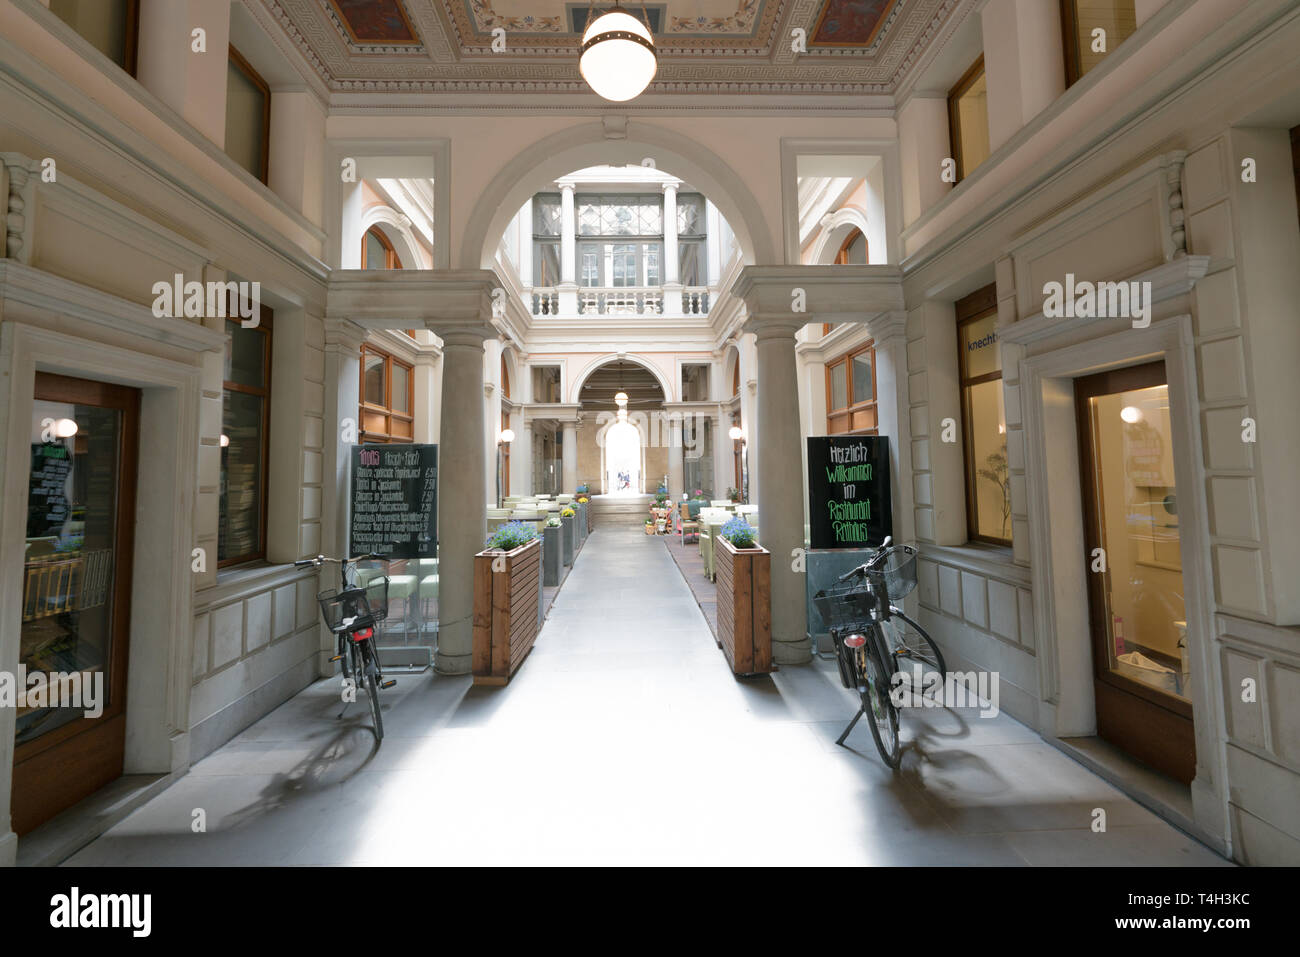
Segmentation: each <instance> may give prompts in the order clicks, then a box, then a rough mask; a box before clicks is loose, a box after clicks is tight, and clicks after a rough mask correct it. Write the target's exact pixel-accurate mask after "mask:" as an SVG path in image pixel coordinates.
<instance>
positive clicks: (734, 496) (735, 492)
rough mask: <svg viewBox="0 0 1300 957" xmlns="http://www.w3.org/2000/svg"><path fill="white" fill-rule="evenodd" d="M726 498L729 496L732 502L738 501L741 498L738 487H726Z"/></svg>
mask: <svg viewBox="0 0 1300 957" xmlns="http://www.w3.org/2000/svg"><path fill="white" fill-rule="evenodd" d="M727 498H729V499H730V500H731V501H733V502H739V501H740V498H741V496H740V489H738V488H729V489H727Z"/></svg>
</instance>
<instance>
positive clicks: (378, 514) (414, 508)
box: [348, 445, 438, 561]
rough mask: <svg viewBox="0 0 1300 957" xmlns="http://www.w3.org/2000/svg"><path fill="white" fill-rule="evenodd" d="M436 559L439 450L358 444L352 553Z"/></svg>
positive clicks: (354, 452) (395, 558)
mask: <svg viewBox="0 0 1300 957" xmlns="http://www.w3.org/2000/svg"><path fill="white" fill-rule="evenodd" d="M369 552H375V553H377V554H379V555H382V556H383V557H384V558H386V559H388V560H389V561H400V560H402V559H407V558H435V557H437V554H438V446H436V445H354V446H353V447H352V525H351V535H350V537H349V545H348V553H349V554H350V555H364V554H367V553H369Z"/></svg>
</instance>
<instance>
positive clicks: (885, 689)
mask: <svg viewBox="0 0 1300 957" xmlns="http://www.w3.org/2000/svg"><path fill="white" fill-rule="evenodd" d="M876 627H877V632H879V626H876ZM880 640H881V636H880V635H879V633H877V634H876V635H874V636H873V635H868V636H867V642H866V644H864V645H863V646H862V647H861V648H860V649H858V654H859V658H858V663H859V666H860V667H861V669H862V678H863V681H864V683H865V684H864V685H863V686H862V689H861V694H862V710H863V711H865V712H866V713H867V723H868V724H870V725H871V736H872V737H873V738H874V739H875V741H876V750H878V751H879V752H880V757H881V760H883V761H884V762H885V764H887V765H888V766H889V767H891V768H896V767H898V764H899V761H900V760H902V752H903V746H902V741H901V740H900V739H899V736H898V708H897V707H895V705H894V702H893V699H891V698H890V697H889V681H890V678H891V677H892V675H893V671H892V670H891V669H889V668H887V667H886V665H885V663H884V662H883V661H882V660H881V658H880V650H879V647H878V645H877V642H878V641H880Z"/></svg>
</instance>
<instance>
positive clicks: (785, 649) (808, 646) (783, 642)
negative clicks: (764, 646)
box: [772, 637, 812, 665]
mask: <svg viewBox="0 0 1300 957" xmlns="http://www.w3.org/2000/svg"><path fill="white" fill-rule="evenodd" d="M772 660H773V661H774V662H776V663H777V664H778V665H805V664H807V663H808V662H810V661H812V641H811V640H810V639H808V638H776V637H773V638H772Z"/></svg>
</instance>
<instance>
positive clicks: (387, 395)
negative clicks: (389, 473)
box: [357, 342, 415, 445]
mask: <svg viewBox="0 0 1300 957" xmlns="http://www.w3.org/2000/svg"><path fill="white" fill-rule="evenodd" d="M368 355H373V356H382V357H383V359H384V404H383V405H375V404H374V403H371V402H367V401H366V356H368ZM394 365H399V366H401V367H402V368H404V369H405V370H406V407H407V409H409V410H410V411H409V412H397V411H395V410H394V409H393V366H394ZM360 380H361V381H360V387H359V393H360V394H359V395H358V397H357V402H358V405H359V407H360V415H359V416H358V418H359V420H360V426H359V430H358V432H359V434H358V437H359V438H360V440H361V442H362V443H363V444H364V443H367V442H369V443H383V444H398V445H409V444H410V443H412V442H414V441H415V366H414V365H412V364H411V363H409V362H407V361H405V360H404V359H399V358H397V357H396V356H394V355H393V354H392V353H391V352H388V351H387V350H384V349H380V348H379V347H378V346H374V345H371V344H370V343H368V342H363V343H362V344H361V375H360ZM367 412H368V413H370V414H371V415H382V416H383V417H384V425H385V431H383V432H373V431H369V430H367V429H366V427H365V424H366V413H367ZM394 419H396V420H397V421H398V422H409V423H410V424H411V436H410V438H407V437H406V436H402V435H396V436H395V435H394V434H393V420H394Z"/></svg>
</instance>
